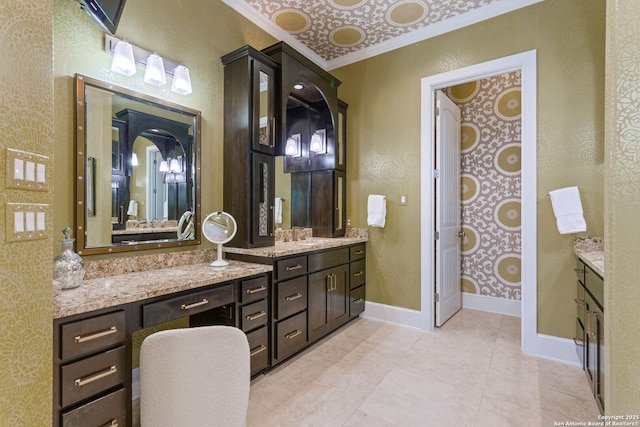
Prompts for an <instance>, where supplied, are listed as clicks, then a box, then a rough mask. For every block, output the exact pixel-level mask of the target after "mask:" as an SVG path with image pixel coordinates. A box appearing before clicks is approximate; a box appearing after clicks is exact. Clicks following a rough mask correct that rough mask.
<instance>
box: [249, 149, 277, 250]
mask: <svg viewBox="0 0 640 427" xmlns="http://www.w3.org/2000/svg"><path fill="white" fill-rule="evenodd" d="M252 164H253V165H252V188H251V244H252V246H270V245H273V244H274V240H275V239H274V236H273V224H274V218H273V202H274V187H275V183H274V174H273V170H274V167H275V161H274V159H273V157H272V156H269V155H267V154H259V153H252Z"/></svg>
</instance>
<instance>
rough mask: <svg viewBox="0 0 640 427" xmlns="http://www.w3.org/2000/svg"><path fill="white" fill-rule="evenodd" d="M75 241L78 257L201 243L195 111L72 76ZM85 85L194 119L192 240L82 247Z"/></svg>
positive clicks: (198, 115)
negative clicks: (74, 123) (74, 96)
mask: <svg viewBox="0 0 640 427" xmlns="http://www.w3.org/2000/svg"><path fill="white" fill-rule="evenodd" d="M75 80H76V85H75V86H76V194H75V196H76V241H77V252H78V254H80V255H94V254H107V253H115V252H133V251H139V250H145V249H162V248H170V247H180V246H193V245H199V244H200V243H201V225H200V216H201V212H200V209H201V204H200V199H201V190H200V149H201V148H200V146H201V145H202V143H201V131H200V129H201V113H200V111H198V110H194V109H191V108H188V107H185V106H182V105H178V104H174V103H172V102H169V101H165V100H162V99H158V98H155V97H152V96H149V95H145V94H141V93H139V92H137V91H134V90H129V89H125V88H123V87H120V86H116V85H113V84H111V83H107V82H103V81H100V80H96V79H92V78H90V77H86V76H83V75H81V74H76V76H75ZM85 85H90V86H94V87H97V88H100V89H104V90H107V91H110V92H113V93H116V94H118V95H121V96H123V97H125V98H130V99H133V100H136V101H139V102H143V103H147V104H150V105H155V106H158V107H159V108H164V109H167V110H173V111H177V112H181V113H187V114H191V115H193V116H194V130H193V135H194V138H195V139H196V143H195V144H194V146H195V147H194V149H195V153H194V154H195V165H194V166H195V175H196V176H195V182H194V189H195V212H194V223H195V224H194V225H195V238H194V239H192V240H178V239H177V236H176V240H175V241H173V240H172V241H163V242H157V241H156V242H149V243H145V242H140V243H136V244H126V245H112V246H98V247H89V248H87V247H86V239H85V231H86V230H85V222H86V215H87V212H86V207H87V203H86V202H87V200H86V182H85V181H86V179H85V178H86V172H87V171H86V169H85V165H86V164H87V158H86V154H85V152H86V146H85V144H86V138H85Z"/></svg>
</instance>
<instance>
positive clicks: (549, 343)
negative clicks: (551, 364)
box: [536, 334, 581, 366]
mask: <svg viewBox="0 0 640 427" xmlns="http://www.w3.org/2000/svg"><path fill="white" fill-rule="evenodd" d="M536 338H537V341H538V342H537V345H538V351H537V352H536V356H538V357H543V358H545V359H551V360H556V361H558V362H564V363H570V364H572V365H578V366H581V363H580V359H579V358H578V353H576V344H575V343H574V342H573V340H568V339H566V338H559V337H554V336H551V335H544V334H538V335H537V337H536Z"/></svg>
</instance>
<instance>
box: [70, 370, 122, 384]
mask: <svg viewBox="0 0 640 427" xmlns="http://www.w3.org/2000/svg"><path fill="white" fill-rule="evenodd" d="M116 372H118V368H116V365H113V366H111V367H109V368H107V369H105V370H104V371H100V372H98V373H96V374H93V375H91V376H90V377H85V378H77V379H76V380H75V381H74V382H73V383H74V384H75V385H77V386H78V387H82V386H83V385H87V384H89V383H92V382H94V381H98V380H99V379H101V378H104V377H108V376H109V375H113V374H115V373H116Z"/></svg>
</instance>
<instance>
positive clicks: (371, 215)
mask: <svg viewBox="0 0 640 427" xmlns="http://www.w3.org/2000/svg"><path fill="white" fill-rule="evenodd" d="M386 214H387V198H386V197H384V196H380V195H377V194H370V195H369V201H368V203H367V223H368V224H369V225H370V226H372V227H384V222H385V216H386Z"/></svg>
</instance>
